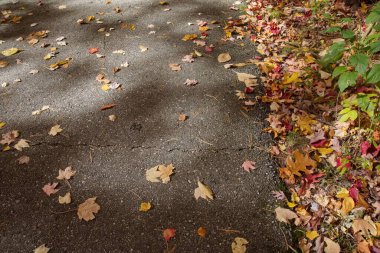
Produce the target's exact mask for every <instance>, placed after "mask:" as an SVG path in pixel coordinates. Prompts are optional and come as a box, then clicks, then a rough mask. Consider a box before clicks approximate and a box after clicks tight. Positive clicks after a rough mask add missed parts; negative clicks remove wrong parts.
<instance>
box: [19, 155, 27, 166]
mask: <svg viewBox="0 0 380 253" xmlns="http://www.w3.org/2000/svg"><path fill="white" fill-rule="evenodd" d="M17 161H18V164H28V163H29V161H30V157H29V156H26V155H23V156H20V158H18V159H17Z"/></svg>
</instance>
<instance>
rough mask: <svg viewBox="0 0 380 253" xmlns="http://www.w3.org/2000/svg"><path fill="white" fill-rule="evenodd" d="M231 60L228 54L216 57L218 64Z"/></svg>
mask: <svg viewBox="0 0 380 253" xmlns="http://www.w3.org/2000/svg"><path fill="white" fill-rule="evenodd" d="M229 60H231V55H230V54H229V53H222V54H220V55H218V62H221V63H224V62H228V61H229Z"/></svg>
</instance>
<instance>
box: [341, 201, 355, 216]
mask: <svg viewBox="0 0 380 253" xmlns="http://www.w3.org/2000/svg"><path fill="white" fill-rule="evenodd" d="M354 207H355V202H354V200H353V199H352V198H351V197H345V198H344V199H343V202H342V209H340V210H341V211H342V214H343V215H347V214H348V213H349V212H350V211H351V210H352V209H354Z"/></svg>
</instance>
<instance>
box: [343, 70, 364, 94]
mask: <svg viewBox="0 0 380 253" xmlns="http://www.w3.org/2000/svg"><path fill="white" fill-rule="evenodd" d="M358 75H359V74H358V72H345V73H343V74H342V75H341V76H340V77H339V81H338V85H339V90H340V91H341V92H343V91H344V90H345V89H347V88H348V87H350V86H354V85H355V84H356V79H357V78H358Z"/></svg>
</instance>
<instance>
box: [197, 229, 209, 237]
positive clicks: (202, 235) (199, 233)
mask: <svg viewBox="0 0 380 253" xmlns="http://www.w3.org/2000/svg"><path fill="white" fill-rule="evenodd" d="M206 233H207V231H206V229H205V228H204V227H199V228H198V230H197V234H198V235H199V236H200V237H203V238H204V237H206Z"/></svg>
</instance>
